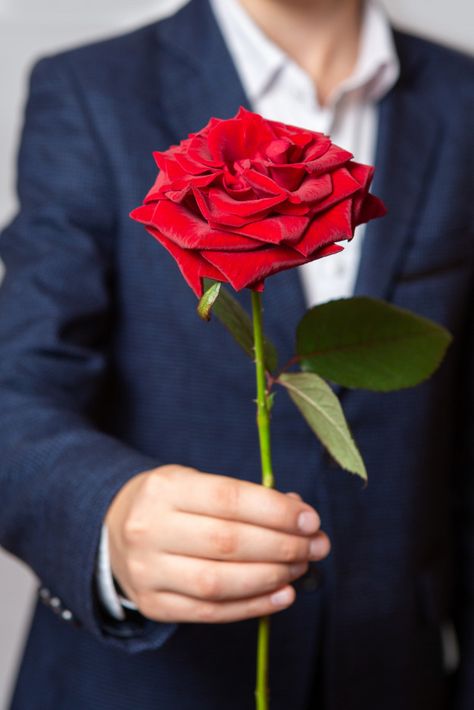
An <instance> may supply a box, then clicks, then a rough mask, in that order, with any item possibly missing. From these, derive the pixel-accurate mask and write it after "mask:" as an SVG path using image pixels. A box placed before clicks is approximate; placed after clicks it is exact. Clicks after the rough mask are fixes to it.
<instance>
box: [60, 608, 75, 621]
mask: <svg viewBox="0 0 474 710" xmlns="http://www.w3.org/2000/svg"><path fill="white" fill-rule="evenodd" d="M61 619H62V620H63V621H67V622H70V621H72V620H73V615H72V612H71V611H69V609H64V611H63V612H62V613H61Z"/></svg>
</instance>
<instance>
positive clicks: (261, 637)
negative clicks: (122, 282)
mask: <svg viewBox="0 0 474 710" xmlns="http://www.w3.org/2000/svg"><path fill="white" fill-rule="evenodd" d="M252 317H253V339H254V349H255V370H256V377H257V427H258V439H259V443H260V459H261V463H262V484H263V485H264V486H265V487H266V488H273V487H274V478H273V469H272V456H271V447H270V412H269V409H268V400H267V392H266V382H265V355H264V339H263V326H262V320H263V318H262V300H261V296H260V294H259V293H257V292H256V291H252ZM269 636H270V619H269V617H268V616H264V617H262V618H261V619H260V621H259V626H258V641H257V683H256V688H255V703H256V710H268V708H269V689H268V658H269Z"/></svg>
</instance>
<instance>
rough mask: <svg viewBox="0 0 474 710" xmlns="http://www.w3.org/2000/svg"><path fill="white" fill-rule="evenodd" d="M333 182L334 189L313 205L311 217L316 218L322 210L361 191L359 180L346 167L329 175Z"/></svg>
mask: <svg viewBox="0 0 474 710" xmlns="http://www.w3.org/2000/svg"><path fill="white" fill-rule="evenodd" d="M328 177H329V178H330V180H331V182H332V191H331V194H330V195H328V196H327V197H326V198H325V199H324V200H321V201H320V202H317V203H316V204H314V205H312V209H311V217H314V218H316V215H318V214H319V213H320V212H323V211H324V210H327V209H328V208H329V207H332V206H333V205H335V204H337V203H338V202H342V201H343V200H346V199H347V198H348V197H352V198H353V199H354V196H355V195H357V193H358V192H359V191H360V189H361V188H360V184H359V182H358V181H357V180H356V179H355V178H354V177H353V176H352V175H351V173H350V172H349V170H347V169H346V168H345V167H343V168H339V169H338V170H335V171H334V172H333V173H330V175H328Z"/></svg>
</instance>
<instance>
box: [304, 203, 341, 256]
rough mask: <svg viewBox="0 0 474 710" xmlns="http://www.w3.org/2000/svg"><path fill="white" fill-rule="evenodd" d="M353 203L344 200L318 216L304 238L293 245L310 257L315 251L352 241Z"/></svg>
mask: <svg viewBox="0 0 474 710" xmlns="http://www.w3.org/2000/svg"><path fill="white" fill-rule="evenodd" d="M351 207H352V205H351V201H350V200H344V202H339V203H338V204H337V205H334V206H333V207H330V208H329V209H328V210H326V211H325V212H323V213H322V214H318V216H317V218H316V219H314V220H313V221H312V222H311V223H310V225H309V227H308V229H307V230H306V232H305V234H304V236H303V238H302V239H301V241H299V242H298V243H297V244H294V245H293V248H294V249H296V250H297V251H298V252H300V254H303V256H306V257H308V256H310V255H311V254H312V253H313V252H314V251H315V250H317V249H320V248H321V247H323V246H326V245H327V244H330V243H332V242H338V241H341V240H342V239H352V236H353V231H352V209H351Z"/></svg>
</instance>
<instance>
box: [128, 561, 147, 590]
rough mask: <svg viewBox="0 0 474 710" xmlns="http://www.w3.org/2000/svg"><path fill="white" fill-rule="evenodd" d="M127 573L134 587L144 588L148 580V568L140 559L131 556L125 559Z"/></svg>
mask: <svg viewBox="0 0 474 710" xmlns="http://www.w3.org/2000/svg"><path fill="white" fill-rule="evenodd" d="M126 569H127V574H128V577H129V580H130V583H131V585H132V587H133V588H134V589H144V588H145V587H146V586H147V581H148V568H147V566H146V565H144V564H143V562H141V561H140V560H137V559H135V558H133V557H131V558H129V559H127V562H126Z"/></svg>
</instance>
